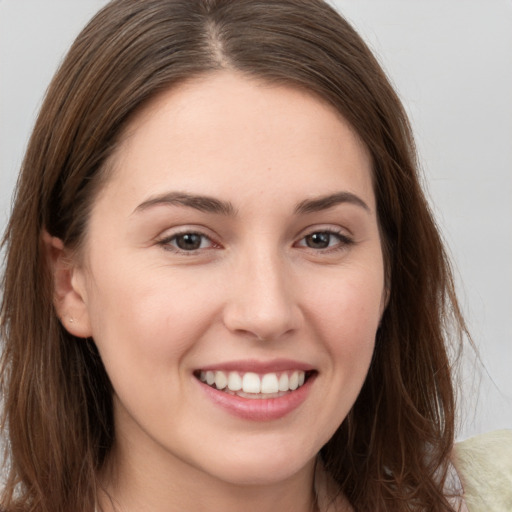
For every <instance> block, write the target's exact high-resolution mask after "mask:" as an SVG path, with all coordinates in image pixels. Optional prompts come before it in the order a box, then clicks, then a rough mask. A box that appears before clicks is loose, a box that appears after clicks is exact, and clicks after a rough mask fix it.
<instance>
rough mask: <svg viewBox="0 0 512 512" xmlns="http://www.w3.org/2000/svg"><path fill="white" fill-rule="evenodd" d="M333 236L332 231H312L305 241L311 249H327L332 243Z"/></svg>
mask: <svg viewBox="0 0 512 512" xmlns="http://www.w3.org/2000/svg"><path fill="white" fill-rule="evenodd" d="M331 238H333V234H332V233H328V232H320V233H311V235H308V236H306V237H305V238H304V241H305V242H306V246H307V247H309V248H311V249H327V247H329V246H330V244H331ZM337 238H338V237H337ZM338 239H339V238H338Z"/></svg>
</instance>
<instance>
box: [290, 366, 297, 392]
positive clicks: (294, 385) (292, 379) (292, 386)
mask: <svg viewBox="0 0 512 512" xmlns="http://www.w3.org/2000/svg"><path fill="white" fill-rule="evenodd" d="M288 385H289V386H290V389H291V390H292V391H293V390H294V389H297V388H298V387H299V372H297V371H295V372H293V373H292V374H291V375H290V382H289V383H288Z"/></svg>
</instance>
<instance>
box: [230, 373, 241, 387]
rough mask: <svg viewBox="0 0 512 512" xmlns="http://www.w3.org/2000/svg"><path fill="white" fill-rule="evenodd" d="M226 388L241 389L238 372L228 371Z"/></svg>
mask: <svg viewBox="0 0 512 512" xmlns="http://www.w3.org/2000/svg"><path fill="white" fill-rule="evenodd" d="M228 388H229V389H230V390H231V391H240V390H241V389H242V377H240V374H239V373H238V372H229V375H228Z"/></svg>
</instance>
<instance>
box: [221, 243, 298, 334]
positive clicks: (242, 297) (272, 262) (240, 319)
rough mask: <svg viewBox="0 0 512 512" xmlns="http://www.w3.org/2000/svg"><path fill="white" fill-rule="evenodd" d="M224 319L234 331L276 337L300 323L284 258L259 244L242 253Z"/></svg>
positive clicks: (273, 249)
mask: <svg viewBox="0 0 512 512" xmlns="http://www.w3.org/2000/svg"><path fill="white" fill-rule="evenodd" d="M236 267H237V268H236V272H235V273H236V276H234V282H233V286H232V293H231V294H230V297H231V300H230V303H229V304H228V305H227V307H226V315H225V321H226V325H227V326H228V328H230V329H231V330H233V331H243V332H245V333H249V334H252V335H253V336H255V337H257V338H259V339H275V338H278V337H279V336H282V335H283V334H285V333H288V332H290V331H293V330H294V329H296V328H297V327H298V325H299V321H300V312H299V308H298V305H297V302H296V297H295V296H294V294H293V283H292V282H291V279H290V271H289V269H288V263H287V260H286V258H285V257H284V256H283V255H282V254H280V253H279V251H278V250H277V249H275V248H272V247H269V246H268V245H262V244H260V245H259V246H258V247H256V248H254V247H253V248H252V250H250V251H246V252H245V253H244V254H241V255H240V257H239V261H238V262H237V265H236Z"/></svg>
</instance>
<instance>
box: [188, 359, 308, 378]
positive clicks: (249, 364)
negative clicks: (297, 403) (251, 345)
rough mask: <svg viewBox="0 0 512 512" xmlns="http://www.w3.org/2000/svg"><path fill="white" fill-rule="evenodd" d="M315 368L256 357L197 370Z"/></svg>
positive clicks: (264, 371) (285, 360) (255, 370)
mask: <svg viewBox="0 0 512 512" xmlns="http://www.w3.org/2000/svg"><path fill="white" fill-rule="evenodd" d="M314 369H315V368H314V367H313V366H312V365H310V364H308V363H303V362H300V361H294V360H292V359H273V360H270V361H259V360H256V359H241V360H239V361H226V362H224V363H216V364H211V365H208V366H201V368H198V370H202V371H219V370H224V371H239V372H254V373H260V374H264V373H272V372H284V371H287V370H302V371H305V372H309V371H312V370H314Z"/></svg>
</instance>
